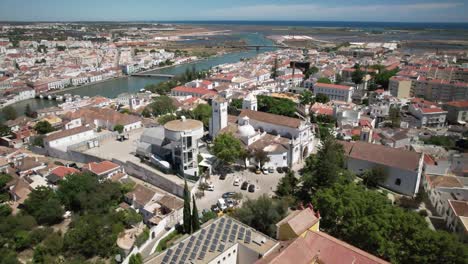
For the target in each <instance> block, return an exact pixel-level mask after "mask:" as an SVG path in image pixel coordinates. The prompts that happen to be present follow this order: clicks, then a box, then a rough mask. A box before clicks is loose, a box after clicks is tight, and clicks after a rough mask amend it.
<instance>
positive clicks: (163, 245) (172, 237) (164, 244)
mask: <svg viewBox="0 0 468 264" xmlns="http://www.w3.org/2000/svg"><path fill="white" fill-rule="evenodd" d="M182 235H183V234H181V233H179V232H177V230H174V231H173V232H172V233H170V234H169V235H167V236H166V237H165V238H163V239H161V241H159V244H158V246H157V247H156V252H162V251H164V250H166V249H167V248H169V247H171V246H172V245H173V244H174V242H175V241H176V240H177V239H179V238H180V237H181V236H182Z"/></svg>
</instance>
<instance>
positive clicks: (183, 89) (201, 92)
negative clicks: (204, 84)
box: [171, 86, 217, 95]
mask: <svg viewBox="0 0 468 264" xmlns="http://www.w3.org/2000/svg"><path fill="white" fill-rule="evenodd" d="M171 91H176V92H182V93H193V94H198V95H206V94H217V93H216V91H214V90H210V89H206V88H191V87H186V86H177V87H175V88H172V90H171Z"/></svg>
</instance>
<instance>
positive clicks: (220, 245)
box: [218, 244, 225, 252]
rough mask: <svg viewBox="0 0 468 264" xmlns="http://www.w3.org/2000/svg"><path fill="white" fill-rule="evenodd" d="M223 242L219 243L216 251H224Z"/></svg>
mask: <svg viewBox="0 0 468 264" xmlns="http://www.w3.org/2000/svg"><path fill="white" fill-rule="evenodd" d="M224 246H225V245H224V244H219V247H218V251H219V252H223V251H224Z"/></svg>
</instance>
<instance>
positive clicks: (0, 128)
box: [0, 123, 11, 137]
mask: <svg viewBox="0 0 468 264" xmlns="http://www.w3.org/2000/svg"><path fill="white" fill-rule="evenodd" d="M10 134H11V130H10V128H9V127H8V126H7V125H5V124H3V123H1V124H0V137H4V136H8V135H10Z"/></svg>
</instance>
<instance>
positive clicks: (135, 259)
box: [128, 253, 143, 264]
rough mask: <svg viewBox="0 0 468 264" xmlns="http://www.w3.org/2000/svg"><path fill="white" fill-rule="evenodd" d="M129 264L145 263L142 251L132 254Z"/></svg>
mask: <svg viewBox="0 0 468 264" xmlns="http://www.w3.org/2000/svg"><path fill="white" fill-rule="evenodd" d="M128 263H129V264H143V257H142V256H141V254H140V253H137V254H133V255H131V256H130V259H129V262H128Z"/></svg>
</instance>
